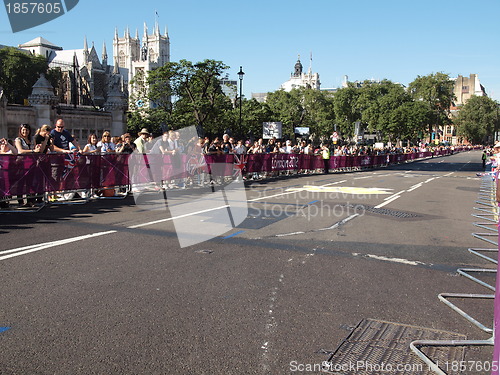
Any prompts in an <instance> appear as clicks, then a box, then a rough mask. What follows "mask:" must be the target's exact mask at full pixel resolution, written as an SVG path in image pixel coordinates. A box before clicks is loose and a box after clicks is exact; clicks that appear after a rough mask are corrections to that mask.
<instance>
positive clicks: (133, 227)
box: [127, 204, 229, 229]
mask: <svg viewBox="0 0 500 375" xmlns="http://www.w3.org/2000/svg"><path fill="white" fill-rule="evenodd" d="M228 207H229V205H228V204H225V205H224V206H220V207H213V208H207V209H206V210H201V211H196V212H190V213H187V214H184V215H179V216H175V217H168V218H166V219H160V220H155V221H149V222H147V223H142V224H136V225H131V226H129V227H127V229H137V228H142V227H146V226H148V225H154V224H159V223H164V222H166V221H172V220H175V219H182V218H183V217H188V216H193V215H198V214H203V213H205V212H210V211H215V210H220V209H222V208H228Z"/></svg>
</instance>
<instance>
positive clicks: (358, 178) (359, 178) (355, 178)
mask: <svg viewBox="0 0 500 375" xmlns="http://www.w3.org/2000/svg"><path fill="white" fill-rule="evenodd" d="M365 178H373V176H365V177H354V180H364V179H365Z"/></svg>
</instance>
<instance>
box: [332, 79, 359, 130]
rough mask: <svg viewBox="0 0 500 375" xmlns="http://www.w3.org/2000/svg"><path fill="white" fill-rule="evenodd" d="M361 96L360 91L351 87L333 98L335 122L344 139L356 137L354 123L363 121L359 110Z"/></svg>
mask: <svg viewBox="0 0 500 375" xmlns="http://www.w3.org/2000/svg"><path fill="white" fill-rule="evenodd" d="M359 95H360V91H359V89H358V88H356V87H353V86H352V85H349V86H348V87H343V88H341V89H339V90H337V92H336V93H335V95H334V96H333V109H334V112H335V122H336V124H337V125H338V128H337V129H338V131H340V133H341V134H342V136H343V137H344V138H347V137H352V136H353V135H354V123H355V122H356V121H360V120H361V112H360V110H359V108H358V97H359Z"/></svg>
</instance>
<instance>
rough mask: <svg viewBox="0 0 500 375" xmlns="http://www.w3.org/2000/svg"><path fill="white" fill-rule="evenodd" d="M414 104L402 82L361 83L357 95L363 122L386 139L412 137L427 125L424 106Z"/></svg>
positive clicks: (426, 112)
mask: <svg viewBox="0 0 500 375" xmlns="http://www.w3.org/2000/svg"><path fill="white" fill-rule="evenodd" d="M416 103H417V101H415V100H413V98H412V97H411V96H410V94H409V93H408V92H407V91H406V90H405V88H404V87H403V86H402V85H400V84H397V83H393V82H391V81H389V80H383V81H382V82H377V83H373V82H365V83H364V84H363V87H362V88H361V89H360V96H359V98H358V107H359V108H360V111H361V112H362V117H361V118H362V121H363V123H365V124H367V125H368V128H369V129H370V130H372V131H376V132H378V134H380V135H381V136H382V139H384V140H388V141H395V140H405V139H414V138H415V137H416V135H417V134H418V133H419V131H422V129H423V128H424V127H425V126H426V125H427V124H428V120H429V110H428V108H429V107H428V105H427V104H426V103H424V102H422V101H418V103H420V104H416ZM422 121H423V122H422Z"/></svg>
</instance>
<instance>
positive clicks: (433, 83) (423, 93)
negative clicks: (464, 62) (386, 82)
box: [408, 72, 455, 133]
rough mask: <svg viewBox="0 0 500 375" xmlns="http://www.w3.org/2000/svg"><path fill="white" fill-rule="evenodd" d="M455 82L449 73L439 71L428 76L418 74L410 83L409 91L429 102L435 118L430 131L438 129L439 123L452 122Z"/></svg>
mask: <svg viewBox="0 0 500 375" xmlns="http://www.w3.org/2000/svg"><path fill="white" fill-rule="evenodd" d="M454 85H455V83H454V82H453V81H452V80H451V79H450V76H449V75H448V74H445V73H442V72H439V73H433V74H429V75H426V76H423V77H421V76H418V77H417V78H416V79H415V80H414V81H413V82H411V83H410V85H409V87H408V88H409V92H410V94H411V95H412V97H413V98H414V99H415V100H422V101H424V102H425V103H427V104H428V106H429V108H430V110H431V111H432V114H433V116H432V117H433V120H432V121H431V122H429V133H432V131H433V124H434V125H436V131H437V128H438V127H439V125H445V124H448V123H450V121H449V114H450V106H451V104H452V102H453V100H455V96H454V94H453V87H454Z"/></svg>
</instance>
